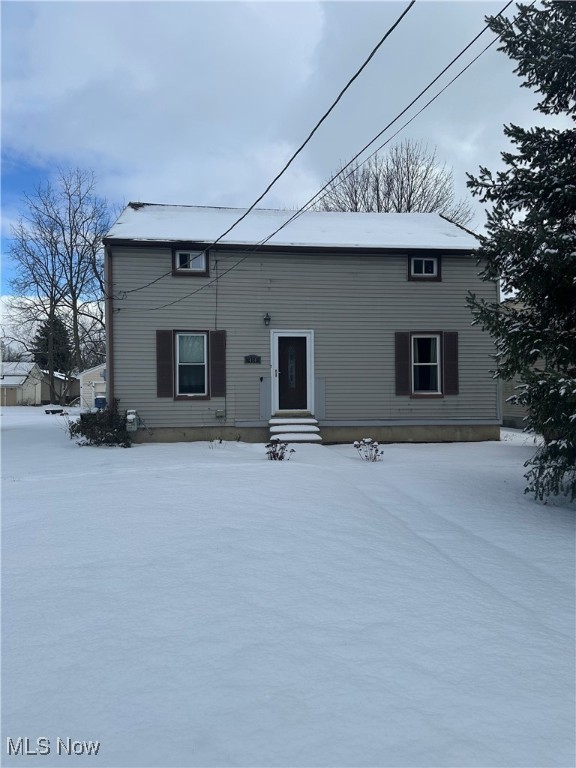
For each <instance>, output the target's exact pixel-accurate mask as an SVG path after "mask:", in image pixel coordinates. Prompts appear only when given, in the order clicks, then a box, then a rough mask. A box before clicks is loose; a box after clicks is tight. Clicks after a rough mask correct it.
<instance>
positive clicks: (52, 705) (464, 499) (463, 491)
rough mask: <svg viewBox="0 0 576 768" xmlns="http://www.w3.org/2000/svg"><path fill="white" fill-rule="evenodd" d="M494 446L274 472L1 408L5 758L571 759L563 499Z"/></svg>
mask: <svg viewBox="0 0 576 768" xmlns="http://www.w3.org/2000/svg"><path fill="white" fill-rule="evenodd" d="M503 434H504V438H505V439H504V441H503V442H500V443H473V444H446V445H391V446H384V450H385V454H384V461H382V462H380V463H376V464H369V463H366V462H362V461H361V460H360V459H359V457H358V455H357V453H356V451H355V450H354V448H353V447H352V446H334V447H325V446H319V445H299V446H296V453H295V454H293V457H292V460H291V461H290V462H288V463H287V462H269V461H266V459H265V450H264V446H263V445H248V444H244V443H227V444H225V445H224V446H222V447H215V448H211V447H210V446H209V445H208V444H207V443H180V444H172V445H160V444H159V445H143V446H137V447H134V448H132V449H121V448H79V447H77V446H76V445H75V444H74V443H73V442H71V441H70V440H69V439H68V437H67V434H66V433H65V430H64V427H63V418H62V417H61V416H47V415H46V414H45V413H44V410H43V409H34V408H6V409H5V410H4V413H3V415H2V480H3V485H2V501H3V648H2V650H3V659H2V661H3V743H2V753H3V758H2V765H5V766H12V765H26V766H30V767H32V766H39V765H41V766H44V767H45V768H48V767H49V766H60V765H73V766H77V765H92V766H100V767H103V766H106V767H108V768H112V767H115V768H122V767H123V766H141V767H144V766H146V767H148V766H158V768H170V767H172V766H223V767H224V766H225V767H227V766H286V767H288V766H395V767H396V768H399V767H400V766H405V767H408V766H410V767H413V768H416V767H421V768H432V767H438V768H440V767H443V766H454V767H459V768H467V767H468V766H490V767H494V768H504V767H505V766H518V767H520V766H521V767H522V768H528V767H529V766H534V767H536V766H538V768H543V767H546V768H548V766H562V767H563V768H566V767H567V766H572V765H574V754H575V753H574V748H575V743H574V741H575V740H574V700H575V687H574V575H575V574H574V562H575V547H574V512H575V510H574V507H573V506H570V505H568V504H567V503H566V502H552V503H550V504H548V505H543V504H540V503H537V502H534V501H533V500H532V499H531V498H530V497H528V496H524V495H523V493H522V490H523V487H524V479H523V476H522V475H523V472H524V470H523V467H522V463H523V461H524V460H525V459H526V458H527V457H528V456H529V455H530V454H531V451H532V450H533V448H532V447H531V446H530V445H529V444H527V443H530V440H529V439H528V438H527V437H526V436H524V435H522V434H521V433H517V432H512V431H508V432H504V433H503ZM367 436H369V435H367ZM8 737H10V738H12V739H13V741H14V742H15V741H16V739H17V738H18V737H28V738H29V739H30V750H32V749H35V748H36V739H37V738H40V737H45V738H47V739H49V740H50V749H51V752H50V754H49V755H46V756H40V755H38V756H29V757H27V758H23V757H22V755H19V756H12V757H8V756H7V755H6V750H7V746H6V745H7V741H6V740H7V738H8ZM58 739H61V740H62V742H63V743H65V744H66V743H67V742H66V739H71V740H72V741H79V742H82V741H89V740H92V741H99V742H100V747H99V750H98V754H97V755H96V756H94V755H92V756H86V755H84V756H72V755H70V756H69V755H67V754H66V751H65V750H62V749H61V751H62V754H60V755H58V754H57V746H59V745H60V746H61V744H62V742H58ZM80 748H81V747H78V749H80Z"/></svg>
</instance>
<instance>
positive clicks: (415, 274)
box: [410, 256, 438, 280]
mask: <svg viewBox="0 0 576 768" xmlns="http://www.w3.org/2000/svg"><path fill="white" fill-rule="evenodd" d="M416 260H418V261H422V262H423V264H422V269H423V270H424V269H425V267H424V262H426V261H431V262H432V263H433V264H434V272H426V271H423V272H415V271H414V262H415V261H416ZM410 277H417V278H418V279H420V278H422V279H424V280H425V279H428V280H432V279H433V278H436V277H438V257H437V256H411V257H410Z"/></svg>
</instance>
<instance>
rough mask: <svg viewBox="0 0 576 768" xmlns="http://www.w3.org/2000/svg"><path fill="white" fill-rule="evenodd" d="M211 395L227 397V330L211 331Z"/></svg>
mask: <svg viewBox="0 0 576 768" xmlns="http://www.w3.org/2000/svg"><path fill="white" fill-rule="evenodd" d="M209 354H210V397H226V331H210V353H209Z"/></svg>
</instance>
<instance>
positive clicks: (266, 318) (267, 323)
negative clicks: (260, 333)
mask: <svg viewBox="0 0 576 768" xmlns="http://www.w3.org/2000/svg"><path fill="white" fill-rule="evenodd" d="M270 320H272V318H271V317H270V315H269V314H268V312H266V314H265V315H264V325H265V326H266V328H268V326H269V325H270Z"/></svg>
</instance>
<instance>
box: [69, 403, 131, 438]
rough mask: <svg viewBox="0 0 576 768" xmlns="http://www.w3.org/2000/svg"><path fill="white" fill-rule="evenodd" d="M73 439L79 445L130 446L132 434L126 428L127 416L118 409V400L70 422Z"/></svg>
mask: <svg viewBox="0 0 576 768" xmlns="http://www.w3.org/2000/svg"><path fill="white" fill-rule="evenodd" d="M68 433H69V435H70V439H71V440H76V442H77V443H78V445H121V446H122V448H130V446H131V445H132V435H131V434H130V432H128V431H127V429H126V416H122V415H121V414H120V413H119V411H118V401H117V400H115V401H114V403H113V405H111V406H109V407H108V408H105V409H104V410H103V411H97V412H96V413H82V414H80V418H79V419H78V421H71V422H69V424H68Z"/></svg>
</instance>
